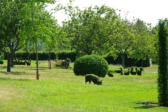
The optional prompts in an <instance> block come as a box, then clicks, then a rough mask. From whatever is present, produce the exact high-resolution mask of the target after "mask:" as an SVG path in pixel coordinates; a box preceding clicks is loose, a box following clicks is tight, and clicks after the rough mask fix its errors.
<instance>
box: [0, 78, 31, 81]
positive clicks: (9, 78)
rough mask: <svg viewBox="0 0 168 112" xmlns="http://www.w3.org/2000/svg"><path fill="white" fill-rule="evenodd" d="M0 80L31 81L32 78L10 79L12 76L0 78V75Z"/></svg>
mask: <svg viewBox="0 0 168 112" xmlns="http://www.w3.org/2000/svg"><path fill="white" fill-rule="evenodd" d="M0 80H4V81H32V79H12V78H4V77H3V78H2V77H0Z"/></svg>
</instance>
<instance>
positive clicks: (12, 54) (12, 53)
mask: <svg viewBox="0 0 168 112" xmlns="http://www.w3.org/2000/svg"><path fill="white" fill-rule="evenodd" d="M14 54H15V53H14V52H13V51H12V52H11V60H10V61H11V64H10V66H11V67H13V66H14V63H13V58H14Z"/></svg>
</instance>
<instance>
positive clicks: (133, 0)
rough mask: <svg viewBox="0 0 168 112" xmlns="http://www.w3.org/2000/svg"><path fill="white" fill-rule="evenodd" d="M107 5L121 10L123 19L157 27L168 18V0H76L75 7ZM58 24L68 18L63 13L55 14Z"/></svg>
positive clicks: (63, 0)
mask: <svg viewBox="0 0 168 112" xmlns="http://www.w3.org/2000/svg"><path fill="white" fill-rule="evenodd" d="M67 1H68V0H61V1H60V2H61V3H62V4H64V5H65V4H66V3H67ZM95 5H98V6H101V5H106V6H109V7H111V8H114V9H118V10H121V12H120V14H121V17H122V18H127V19H129V20H132V19H137V18H139V19H141V20H143V21H145V22H146V23H151V24H152V26H155V25H156V24H157V23H158V21H159V19H164V18H168V0H74V2H73V6H78V7H80V8H81V9H84V8H87V7H89V6H95ZM53 15H54V16H55V17H56V18H57V19H58V23H59V24H61V22H62V21H63V20H66V19H67V16H65V14H63V12H57V13H55V14H53Z"/></svg>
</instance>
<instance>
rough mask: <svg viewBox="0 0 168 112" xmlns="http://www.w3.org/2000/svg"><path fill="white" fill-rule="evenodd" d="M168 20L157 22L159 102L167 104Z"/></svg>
mask: <svg viewBox="0 0 168 112" xmlns="http://www.w3.org/2000/svg"><path fill="white" fill-rule="evenodd" d="M167 41H168V20H161V21H160V22H159V78H158V90H159V104H160V105H161V106H168V68H167V66H168V65H167V64H168V62H167V59H168V54H167V49H166V46H167V44H168V43H167Z"/></svg>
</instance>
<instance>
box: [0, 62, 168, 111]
mask: <svg viewBox="0 0 168 112" xmlns="http://www.w3.org/2000/svg"><path fill="white" fill-rule="evenodd" d="M118 67H119V66H110V68H112V69H114V68H118ZM156 68H157V66H154V67H152V68H146V69H145V71H144V74H143V75H142V76H121V75H119V74H114V77H113V78H110V77H108V76H106V77H105V78H103V85H102V86H97V85H93V84H85V82H84V77H82V76H75V75H74V73H73V71H72V69H62V68H52V69H51V70H49V69H48V67H47V62H45V61H40V79H41V80H39V81H37V80H35V73H36V72H35V64H33V65H32V66H30V67H27V66H15V67H14V68H12V72H11V73H6V67H5V65H0V112H168V108H166V107H157V106H156V107H154V106H147V105H143V104H136V103H138V102H141V101H146V100H148V101H152V102H158V100H157V97H158V94H157V75H158V73H157V69H156Z"/></svg>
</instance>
